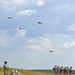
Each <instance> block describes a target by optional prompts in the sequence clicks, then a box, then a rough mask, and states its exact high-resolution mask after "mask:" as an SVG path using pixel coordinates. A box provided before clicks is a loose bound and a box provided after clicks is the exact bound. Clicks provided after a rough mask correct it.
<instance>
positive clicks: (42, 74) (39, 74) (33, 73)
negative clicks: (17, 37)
mask: <svg viewBox="0 0 75 75" xmlns="http://www.w3.org/2000/svg"><path fill="white" fill-rule="evenodd" d="M11 70H13V68H9V71H8V72H9V74H10V73H11ZM14 70H18V71H19V72H20V73H21V74H22V75H54V74H53V73H50V72H38V71H32V70H23V69H14ZM0 75H3V68H2V67H0Z"/></svg>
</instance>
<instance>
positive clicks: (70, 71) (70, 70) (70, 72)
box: [69, 67, 73, 75]
mask: <svg viewBox="0 0 75 75" xmlns="http://www.w3.org/2000/svg"><path fill="white" fill-rule="evenodd" d="M72 72H73V70H72V67H70V69H69V74H70V75H72Z"/></svg>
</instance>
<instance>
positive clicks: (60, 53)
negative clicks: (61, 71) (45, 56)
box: [54, 50, 65, 55]
mask: <svg viewBox="0 0 75 75" xmlns="http://www.w3.org/2000/svg"><path fill="white" fill-rule="evenodd" d="M54 54H56V55H64V54H65V53H64V52H62V51H60V50H56V51H55V52H54Z"/></svg>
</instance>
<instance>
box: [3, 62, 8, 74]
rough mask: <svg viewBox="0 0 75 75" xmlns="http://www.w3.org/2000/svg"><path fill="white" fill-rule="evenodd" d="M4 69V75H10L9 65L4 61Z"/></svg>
mask: <svg viewBox="0 0 75 75" xmlns="http://www.w3.org/2000/svg"><path fill="white" fill-rule="evenodd" d="M3 68H4V75H8V65H7V61H4V65H3Z"/></svg>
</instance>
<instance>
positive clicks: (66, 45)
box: [64, 41, 75, 48]
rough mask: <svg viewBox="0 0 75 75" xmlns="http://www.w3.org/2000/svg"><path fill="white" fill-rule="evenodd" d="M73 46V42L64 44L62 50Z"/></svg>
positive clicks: (74, 44) (74, 42) (74, 43)
mask: <svg viewBox="0 0 75 75" xmlns="http://www.w3.org/2000/svg"><path fill="white" fill-rule="evenodd" d="M74 46H75V41H72V42H66V43H64V48H70V47H74Z"/></svg>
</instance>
